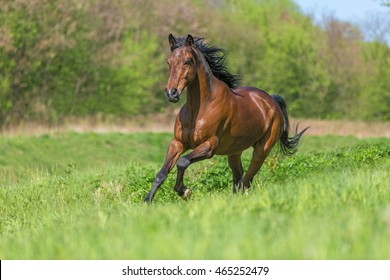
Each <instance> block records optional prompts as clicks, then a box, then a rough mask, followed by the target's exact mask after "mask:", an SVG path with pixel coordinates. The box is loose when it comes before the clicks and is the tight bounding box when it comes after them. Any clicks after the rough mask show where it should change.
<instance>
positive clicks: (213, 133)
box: [144, 34, 308, 204]
mask: <svg viewBox="0 0 390 280" xmlns="http://www.w3.org/2000/svg"><path fill="white" fill-rule="evenodd" d="M168 42H169V45H170V50H171V55H170V57H169V59H168V60H167V63H168V65H169V78H168V82H167V85H166V88H165V96H166V98H167V100H168V101H169V102H172V103H176V102H178V101H179V99H180V97H181V94H182V93H183V91H184V89H185V88H187V100H186V103H185V104H184V105H183V107H182V108H181V110H180V112H179V113H178V114H177V117H176V121H175V126H174V135H173V138H172V140H171V142H170V144H169V147H168V152H167V154H166V157H165V162H164V164H163V166H162V168H161V169H160V171H159V172H158V173H157V175H156V177H155V179H154V182H153V184H152V187H151V189H150V191H149V193H148V195H147V196H146V198H145V199H144V202H146V203H148V204H150V203H151V202H152V200H153V198H154V196H155V194H156V192H157V190H158V188H159V187H160V186H161V184H162V183H163V182H164V180H165V179H166V178H167V176H168V174H169V172H170V171H171V170H172V169H173V168H174V166H175V165H177V178H176V183H175V186H174V190H175V191H176V192H177V194H178V195H179V196H180V197H181V198H182V199H184V200H186V201H187V200H189V199H190V197H191V194H192V190H191V189H190V188H187V187H186V186H185V185H184V183H183V177H184V173H185V171H186V169H187V168H188V167H189V166H190V165H191V164H193V163H195V162H198V161H201V160H204V159H210V158H212V157H213V156H214V155H226V156H227V159H228V165H229V167H230V169H231V171H232V174H233V193H237V192H240V191H245V190H246V189H248V188H249V187H250V185H251V183H252V180H253V178H254V176H255V175H256V174H257V173H258V171H259V170H260V168H261V166H262V164H263V162H264V160H265V159H266V157H267V155H268V154H269V153H270V151H271V149H272V148H273V147H274V146H275V144H276V143H277V142H278V141H279V143H280V147H281V151H282V152H283V154H285V155H292V154H294V153H295V151H296V148H297V145H298V143H299V141H300V139H301V136H302V135H303V133H304V132H305V131H306V130H307V129H308V127H307V128H305V129H303V130H302V131H300V132H299V133H298V126H296V128H295V135H294V136H293V137H289V118H288V114H287V107H286V102H285V101H284V99H283V98H282V97H280V96H279V95H272V96H271V95H269V94H268V93H267V92H265V91H263V90H260V89H258V88H255V87H247V86H245V87H240V86H238V83H239V80H240V77H239V76H238V75H233V74H231V73H230V72H229V70H228V69H227V66H226V56H225V54H224V52H223V49H221V48H218V47H216V46H212V45H210V44H208V43H205V42H204V38H202V37H194V36H192V35H190V34H188V36H187V37H181V36H179V37H177V38H175V37H174V36H173V35H172V34H169V36H168ZM250 147H253V153H252V159H251V161H250V163H249V167H248V169H247V171H246V172H245V173H244V168H243V166H242V163H241V154H242V152H243V151H244V150H246V149H248V148H250ZM188 150H191V152H189V153H188V154H186V155H185V156H183V157H180V156H181V155H182V154H183V153H185V152H186V151H188Z"/></svg>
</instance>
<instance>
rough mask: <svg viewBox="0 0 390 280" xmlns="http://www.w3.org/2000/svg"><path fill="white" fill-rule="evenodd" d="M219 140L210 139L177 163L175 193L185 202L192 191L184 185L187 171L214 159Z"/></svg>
mask: <svg viewBox="0 0 390 280" xmlns="http://www.w3.org/2000/svg"><path fill="white" fill-rule="evenodd" d="M217 143H218V140H217V139H216V138H213V139H210V140H208V141H206V142H204V143H203V144H201V145H199V146H198V147H196V148H195V149H194V150H193V151H192V152H191V153H189V154H188V155H186V156H184V157H182V158H180V159H179V161H178V162H177V177H176V184H175V191H176V192H177V194H178V195H179V196H180V197H181V198H182V199H184V200H186V201H187V200H189V199H190V197H191V194H192V190H191V189H188V188H187V187H186V186H185V185H184V183H183V177H184V173H185V170H186V169H187V168H188V166H190V164H192V163H194V162H197V161H201V160H204V159H207V158H212V157H213V156H214V152H215V150H216V148H217Z"/></svg>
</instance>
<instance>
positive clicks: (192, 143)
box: [183, 128, 207, 149]
mask: <svg viewBox="0 0 390 280" xmlns="http://www.w3.org/2000/svg"><path fill="white" fill-rule="evenodd" d="M206 140H207V137H204V136H203V135H202V132H201V131H199V130H198V129H196V128H186V129H183V141H184V143H185V144H187V145H188V146H189V147H190V148H191V149H194V148H196V147H197V146H199V145H200V144H202V143H203V142H205V141H206Z"/></svg>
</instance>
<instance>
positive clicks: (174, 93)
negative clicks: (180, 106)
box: [171, 88, 179, 98]
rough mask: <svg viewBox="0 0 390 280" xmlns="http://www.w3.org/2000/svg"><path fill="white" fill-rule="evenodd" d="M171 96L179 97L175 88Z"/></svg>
mask: <svg viewBox="0 0 390 280" xmlns="http://www.w3.org/2000/svg"><path fill="white" fill-rule="evenodd" d="M171 96H172V97H173V98H177V97H179V91H178V90H177V89H176V88H173V89H172V90H171Z"/></svg>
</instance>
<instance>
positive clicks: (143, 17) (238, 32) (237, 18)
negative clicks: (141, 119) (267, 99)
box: [0, 0, 390, 126]
mask: <svg viewBox="0 0 390 280" xmlns="http://www.w3.org/2000/svg"><path fill="white" fill-rule="evenodd" d="M183 7H185V8H183ZM0 22H1V23H0V57H1V59H0V73H1V75H0V125H2V126H4V125H12V124H17V123H18V122H20V121H34V120H35V121H37V122H43V123H47V124H53V123H54V124H56V123H59V122H61V121H62V120H64V119H65V118H67V117H72V116H77V117H83V116H90V115H92V116H96V115H98V116H101V115H104V116H127V115H135V114H144V113H153V112H159V111H161V110H163V109H164V108H165V106H167V102H165V100H164V97H163V96H162V94H160V93H161V92H163V87H164V83H165V81H166V77H167V67H166V64H165V59H166V58H167V56H168V53H169V50H168V46H167V42H166V41H167V40H166V37H167V34H169V33H170V32H172V33H174V34H186V33H193V34H196V35H200V36H205V37H206V39H207V40H208V41H210V42H211V43H213V44H216V45H218V46H221V47H223V48H224V49H225V50H226V51H227V52H228V58H229V65H230V66H231V68H232V69H233V72H236V71H237V72H239V73H240V74H242V77H243V84H244V85H254V86H257V87H260V88H262V89H264V90H266V91H268V92H270V93H278V94H280V95H282V96H283V97H284V98H285V99H286V100H287V103H288V105H289V107H290V113H291V114H292V115H294V116H296V117H311V118H349V119H365V120H384V121H388V120H390V116H389V111H390V110H389V107H390V101H389V100H390V98H389V93H388V90H387V89H388V88H389V79H388V76H389V70H388V69H390V67H389V64H390V62H389V57H390V55H389V52H390V49H389V46H388V45H386V44H384V43H380V42H379V41H378V42H363V41H362V39H361V38H362V35H361V33H360V31H359V30H358V28H357V27H355V26H353V25H352V24H350V23H345V22H341V21H339V20H337V19H334V18H328V19H326V20H324V21H323V22H322V23H321V26H318V25H316V24H314V23H313V20H312V19H311V18H310V17H308V16H306V15H304V14H303V13H302V11H301V10H300V9H299V7H298V6H297V5H296V4H295V3H294V2H293V1H291V0H278V1H268V0H261V1H258V0H250V1H235V0H222V1H217V2H213V1H211V2H210V1H202V0H201V1H191V0H183V1H182V2H181V4H180V5H178V4H177V1H173V0H169V1H163V2H161V1H160V2H159V1H152V0H146V1H142V2H139V1H126V0H119V1H115V2H112V1H106V0H99V1H90V0H80V1H76V2H75V1H64V0H55V1H48V0H43V1H33V2H31V1H28V0H21V1H11V0H7V1H3V3H2V5H1V6H0Z"/></svg>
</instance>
